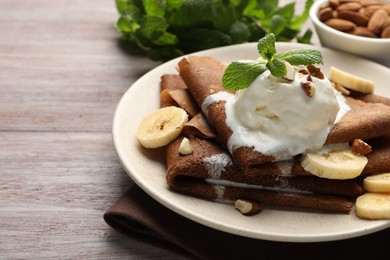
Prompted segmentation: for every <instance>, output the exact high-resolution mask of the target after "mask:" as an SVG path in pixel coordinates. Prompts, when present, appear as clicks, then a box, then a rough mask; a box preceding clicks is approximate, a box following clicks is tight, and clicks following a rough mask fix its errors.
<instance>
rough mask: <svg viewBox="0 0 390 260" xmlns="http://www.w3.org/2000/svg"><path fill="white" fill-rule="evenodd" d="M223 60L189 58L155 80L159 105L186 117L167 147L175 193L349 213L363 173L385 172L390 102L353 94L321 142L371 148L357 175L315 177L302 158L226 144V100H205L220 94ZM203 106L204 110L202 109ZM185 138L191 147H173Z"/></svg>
mask: <svg viewBox="0 0 390 260" xmlns="http://www.w3.org/2000/svg"><path fill="white" fill-rule="evenodd" d="M225 69H226V65H224V64H222V63H220V62H219V61H217V60H215V59H213V58H211V57H199V56H188V57H186V58H183V59H182V60H181V61H180V62H179V64H178V71H179V75H163V76H162V78H161V107H166V106H179V107H181V108H183V109H184V110H186V111H187V113H188V115H189V116H190V120H189V122H188V123H187V124H186V125H185V126H184V128H183V131H182V133H181V135H180V136H179V137H178V138H177V139H176V140H174V141H172V142H171V143H169V144H168V145H167V147H166V160H167V175H166V178H167V183H168V185H169V187H170V188H171V189H172V190H174V191H177V192H180V193H184V194H188V195H191V196H195V197H198V198H203V199H208V200H212V201H216V202H224V203H229V202H235V201H237V200H241V199H243V200H246V201H254V202H258V203H260V204H261V205H264V206H266V207H283V208H290V209H299V210H309V211H320V212H323V211H328V212H336V213H348V212H350V211H351V209H352V207H353V203H354V201H355V199H356V198H357V197H358V196H360V195H362V194H363V193H365V191H364V188H363V186H362V178H363V177H364V176H367V175H369V174H372V173H378V172H384V171H389V170H390V134H389V133H390V99H388V98H386V97H381V96H378V95H375V94H361V93H351V94H350V95H349V96H347V97H346V102H347V104H348V105H349V107H350V110H349V111H348V112H347V113H346V114H345V115H344V116H343V117H342V118H341V119H339V120H338V121H337V122H336V123H335V124H334V125H333V127H332V128H331V129H330V132H329V134H328V137H327V139H326V142H325V144H338V143H351V142H353V141H354V140H355V139H361V140H364V141H365V142H366V143H368V144H369V145H370V146H371V147H372V152H371V153H369V154H366V155H365V156H366V157H367V159H368V163H367V165H366V166H365V168H364V170H363V172H362V173H361V175H360V176H359V177H356V178H353V179H348V180H335V179H326V178H320V177H317V176H314V175H313V174H311V173H310V172H308V171H306V170H305V169H304V168H303V167H302V166H301V155H300V154H298V155H296V156H292V157H290V158H287V159H284V160H275V159H277V158H278V154H272V155H264V154H262V153H260V152H258V151H256V150H255V149H254V148H253V147H235V148H234V149H232V150H230V151H229V149H228V148H227V147H228V142H229V138H230V137H231V135H232V131H231V130H230V129H229V127H228V126H227V124H226V122H225V120H226V113H225V101H224V100H222V99H221V100H215V102H211V103H209V104H208V105H207V106H205V104H204V102H205V100H206V99H207V98H208V97H209V96H210V95H213V94H216V93H218V92H226V91H227V90H225V89H224V88H223V86H222V76H223V74H224V71H225ZM202 110H203V111H202ZM184 138H187V139H189V143H190V146H191V148H192V152H191V153H189V154H186V155H183V154H181V153H180V152H179V149H180V145H181V143H182V140H183V139H184Z"/></svg>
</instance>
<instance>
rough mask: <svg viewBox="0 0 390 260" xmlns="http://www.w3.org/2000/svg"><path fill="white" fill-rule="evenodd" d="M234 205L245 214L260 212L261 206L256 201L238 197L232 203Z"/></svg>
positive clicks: (250, 214)
mask: <svg viewBox="0 0 390 260" xmlns="http://www.w3.org/2000/svg"><path fill="white" fill-rule="evenodd" d="M234 207H235V208H236V209H237V210H239V211H240V212H241V213H242V214H243V215H245V216H252V215H255V214H258V213H260V212H261V210H262V207H261V205H260V204H259V203H258V202H256V201H251V200H246V199H245V200H243V199H238V200H236V202H235V203H234Z"/></svg>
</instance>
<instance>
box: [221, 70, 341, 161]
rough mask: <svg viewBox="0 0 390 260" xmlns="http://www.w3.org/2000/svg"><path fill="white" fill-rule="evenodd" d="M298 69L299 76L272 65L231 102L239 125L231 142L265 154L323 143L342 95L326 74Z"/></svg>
mask: <svg viewBox="0 0 390 260" xmlns="http://www.w3.org/2000/svg"><path fill="white" fill-rule="evenodd" d="M294 74H295V75H294V76H293V80H286V79H284V78H278V77H274V76H272V75H271V73H270V72H269V71H266V72H264V73H263V74H261V75H260V76H259V77H258V78H257V79H256V80H255V81H254V82H253V83H252V84H251V85H250V86H249V87H248V88H246V89H244V90H239V91H238V92H237V93H236V95H235V98H234V99H233V100H232V101H230V102H228V103H227V104H226V112H227V118H228V119H227V123H228V125H229V127H230V128H231V129H232V130H233V136H232V138H231V141H230V145H236V146H253V147H255V149H256V148H258V149H256V150H259V152H262V153H265V154H267V153H268V154H272V153H274V152H279V151H278V150H283V149H285V150H288V154H289V155H295V154H299V153H302V152H304V151H306V150H308V149H317V148H319V147H321V146H322V145H323V143H324V142H325V140H326V137H327V135H328V133H329V131H330V128H331V127H332V125H333V123H334V122H335V120H336V117H337V114H338V112H339V108H340V106H339V102H342V97H341V98H338V97H337V96H338V94H337V92H336V91H335V90H334V88H333V87H332V86H331V83H330V81H329V80H328V79H327V78H326V77H325V78H324V79H320V78H317V77H314V76H309V75H308V74H302V73H300V72H299V71H298V69H297V68H296V69H294ZM344 106H345V105H343V107H344ZM275 149H276V151H275Z"/></svg>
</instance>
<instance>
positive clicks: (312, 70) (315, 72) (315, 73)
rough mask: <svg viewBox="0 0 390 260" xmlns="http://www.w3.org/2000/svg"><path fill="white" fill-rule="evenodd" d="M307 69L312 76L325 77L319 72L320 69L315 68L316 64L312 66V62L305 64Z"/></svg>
mask: <svg viewBox="0 0 390 260" xmlns="http://www.w3.org/2000/svg"><path fill="white" fill-rule="evenodd" d="M307 70H308V71H309V73H310V75H312V76H313V77H316V78H319V79H324V78H325V76H324V74H323V73H322V72H321V69H320V68H317V67H316V66H314V65H312V64H310V65H308V66H307Z"/></svg>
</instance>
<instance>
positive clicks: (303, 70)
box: [298, 69, 309, 75]
mask: <svg viewBox="0 0 390 260" xmlns="http://www.w3.org/2000/svg"><path fill="white" fill-rule="evenodd" d="M298 72H299V73H301V74H303V75H307V74H309V72H308V71H307V70H305V69H301V70H299V71H298Z"/></svg>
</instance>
